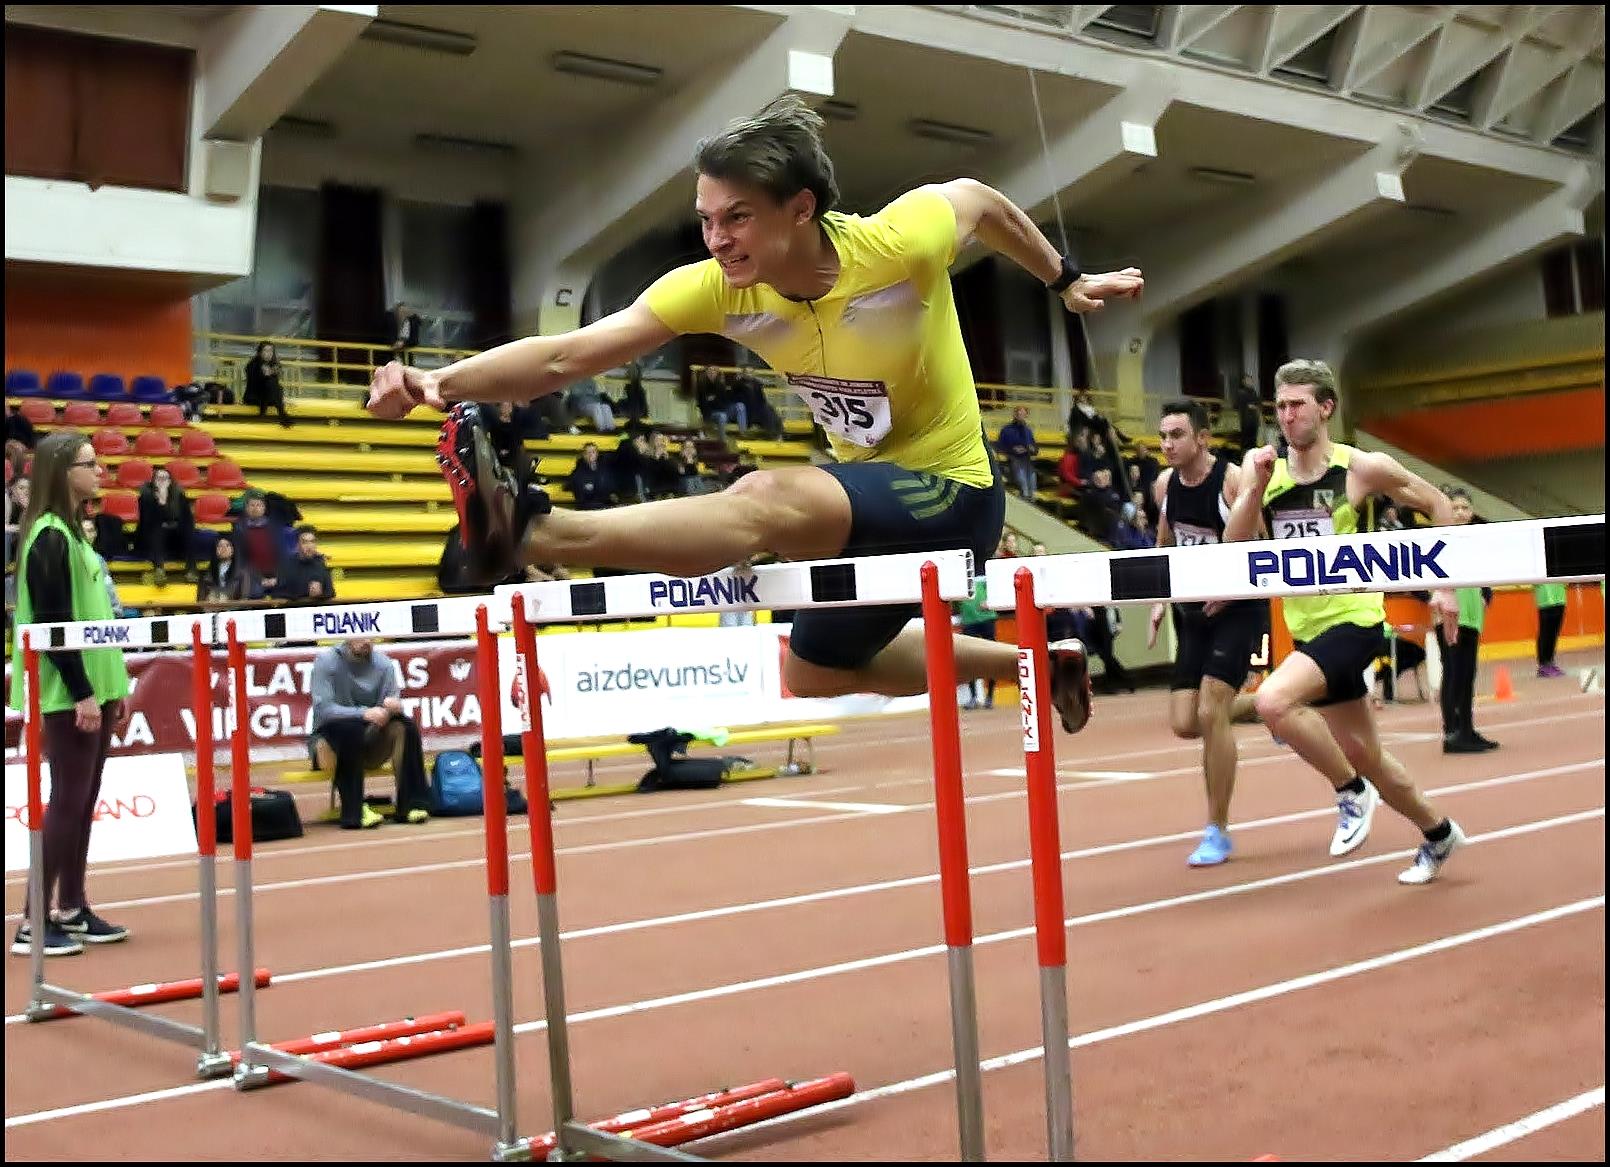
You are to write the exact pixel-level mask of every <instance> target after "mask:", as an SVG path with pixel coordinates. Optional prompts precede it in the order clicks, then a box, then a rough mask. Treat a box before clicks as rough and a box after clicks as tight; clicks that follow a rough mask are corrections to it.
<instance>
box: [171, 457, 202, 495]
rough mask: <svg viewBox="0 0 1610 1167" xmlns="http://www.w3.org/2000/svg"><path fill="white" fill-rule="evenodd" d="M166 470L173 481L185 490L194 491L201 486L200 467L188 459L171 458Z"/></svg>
mask: <svg viewBox="0 0 1610 1167" xmlns="http://www.w3.org/2000/svg"><path fill="white" fill-rule="evenodd" d="M166 469H167V471H168V473H169V474H171V475H173V480H174V481H175V482H177V483H178V484H179V485H180V486H182V487H184V488H185V489H186V490H194V489H195V488H196V487H198V486H200V485H201V467H199V466H197V465H196V464H195V463H194V462H192V461H191V460H190V459H189V458H171V459H169V460H168V462H167V464H166Z"/></svg>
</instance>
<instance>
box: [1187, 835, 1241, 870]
mask: <svg viewBox="0 0 1610 1167" xmlns="http://www.w3.org/2000/svg"><path fill="white" fill-rule="evenodd" d="M1233 850H1235V847H1234V845H1233V844H1231V842H1230V832H1229V831H1226V830H1225V829H1224V828H1223V827H1216V826H1210V827H1208V829H1207V830H1205V831H1203V832H1202V841H1201V842H1200V843H1198V844H1197V846H1196V850H1195V851H1192V852H1191V857H1190V858H1189V859H1187V860H1186V862H1187V863H1189V864H1190V865H1191V866H1192V867H1217V866H1218V865H1219V864H1220V863H1223V862H1224V861H1225V860H1226V859H1228V858H1229V857H1230V852H1231V851H1233Z"/></svg>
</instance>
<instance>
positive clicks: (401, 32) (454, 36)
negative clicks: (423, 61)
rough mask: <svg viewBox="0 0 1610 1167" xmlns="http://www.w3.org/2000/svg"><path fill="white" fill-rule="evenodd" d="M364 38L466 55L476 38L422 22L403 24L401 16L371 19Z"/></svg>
mask: <svg viewBox="0 0 1610 1167" xmlns="http://www.w3.org/2000/svg"><path fill="white" fill-rule="evenodd" d="M361 35H362V36H363V38H364V39H365V40H371V41H381V42H383V43H385V44H388V45H402V46H403V47H404V48H410V49H424V50H426V51H427V52H433V53H448V54H450V55H452V56H455V57H467V56H469V55H470V54H471V53H473V52H474V51H475V49H476V45H477V41H476V39H475V38H474V37H472V36H471V35H470V34H469V33H467V32H454V31H453V30H452V29H450V28H429V27H427V26H425V25H423V24H404V23H403V22H402V21H400V20H371V21H370V22H369V23H368V25H367V26H366V27H365V28H364V30H363V32H362V34H361Z"/></svg>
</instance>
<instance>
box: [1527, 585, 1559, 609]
mask: <svg viewBox="0 0 1610 1167" xmlns="http://www.w3.org/2000/svg"><path fill="white" fill-rule="evenodd" d="M1532 599H1534V600H1536V601H1537V606H1538V607H1539V608H1563V607H1564V606H1565V585H1564V584H1538V585H1537V586H1536V587H1534V588H1533V589H1532Z"/></svg>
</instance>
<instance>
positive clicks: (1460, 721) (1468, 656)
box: [1437, 626, 1481, 737]
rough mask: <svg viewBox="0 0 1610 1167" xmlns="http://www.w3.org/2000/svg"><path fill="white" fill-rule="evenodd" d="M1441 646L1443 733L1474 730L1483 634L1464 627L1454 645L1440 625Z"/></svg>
mask: <svg viewBox="0 0 1610 1167" xmlns="http://www.w3.org/2000/svg"><path fill="white" fill-rule="evenodd" d="M1437 645H1438V646H1439V647H1440V648H1441V649H1442V736H1443V737H1458V736H1460V735H1462V734H1470V733H1474V732H1475V725H1474V723H1473V717H1474V713H1475V707H1476V649H1477V648H1478V647H1480V645H1481V633H1480V632H1478V631H1477V630H1476V629H1474V628H1465V627H1463V626H1461V627H1460V629H1459V636H1458V638H1457V639H1456V640H1455V641H1454V643H1453V644H1452V645H1450V644H1449V643H1448V641H1447V640H1446V639H1445V634H1444V633H1443V631H1442V629H1441V628H1440V627H1439V628H1438V629H1437Z"/></svg>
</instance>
